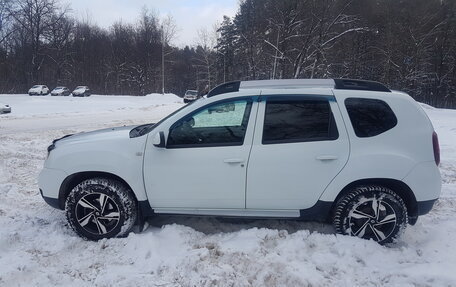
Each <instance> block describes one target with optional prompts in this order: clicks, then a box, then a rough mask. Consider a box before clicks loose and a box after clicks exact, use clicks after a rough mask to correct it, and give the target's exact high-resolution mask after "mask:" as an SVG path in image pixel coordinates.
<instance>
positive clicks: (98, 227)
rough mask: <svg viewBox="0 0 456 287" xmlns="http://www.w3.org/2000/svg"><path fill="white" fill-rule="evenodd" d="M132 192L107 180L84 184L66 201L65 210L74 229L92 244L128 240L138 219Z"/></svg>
mask: <svg viewBox="0 0 456 287" xmlns="http://www.w3.org/2000/svg"><path fill="white" fill-rule="evenodd" d="M137 209H138V207H137V203H136V200H135V198H134V196H133V195H132V191H131V190H130V189H129V188H128V187H126V186H125V185H124V184H123V183H121V182H119V181H117V180H113V179H107V178H93V179H88V180H85V181H83V182H81V183H79V184H78V185H77V186H75V187H74V188H73V189H72V190H71V192H70V194H69V195H68V197H67V200H66V203H65V210H66V216H67V220H68V222H69V224H70V226H71V227H72V229H73V230H74V231H75V232H76V233H77V234H78V235H79V236H81V237H83V238H86V239H89V240H99V239H102V238H112V237H122V236H126V235H127V234H128V233H129V232H130V231H131V229H132V228H133V225H134V224H135V222H136V218H137V216H138V211H137Z"/></svg>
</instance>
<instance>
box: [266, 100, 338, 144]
mask: <svg viewBox="0 0 456 287" xmlns="http://www.w3.org/2000/svg"><path fill="white" fill-rule="evenodd" d="M338 136H339V134H338V132H337V127H336V124H335V121H334V117H333V115H332V112H331V108H330V106H329V102H328V101H327V100H291V101H268V102H267V103H266V112H265V117H264V127H263V144H273V143H286V142H304V141H321V140H334V139H337V138H338Z"/></svg>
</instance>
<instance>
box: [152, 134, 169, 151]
mask: <svg viewBox="0 0 456 287" xmlns="http://www.w3.org/2000/svg"><path fill="white" fill-rule="evenodd" d="M152 144H153V145H154V146H156V147H160V148H164V147H166V144H165V133H164V132H159V133H157V134H155V136H154V139H153V141H152Z"/></svg>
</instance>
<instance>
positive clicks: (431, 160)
mask: <svg viewBox="0 0 456 287" xmlns="http://www.w3.org/2000/svg"><path fill="white" fill-rule="evenodd" d="M48 151H49V155H48V158H47V160H46V162H45V164H44V169H43V171H42V172H41V174H40V178H39V186H40V191H41V194H42V196H43V198H44V200H45V201H46V202H47V203H48V204H50V205H52V206H54V207H56V208H60V209H65V210H66V215H67V218H68V221H69V223H70V225H71V227H72V228H73V229H74V230H75V232H76V233H77V234H79V235H80V236H83V237H85V238H88V239H91V240H97V239H100V238H109V237H115V236H124V235H126V234H127V233H128V232H129V231H130V230H131V229H132V227H133V225H134V224H135V222H137V223H138V224H140V225H141V223H142V222H144V221H143V220H144V218H145V217H149V216H155V215H160V214H189V215H211V216H239V217H256V218H259V217H265V218H296V219H304V220H318V221H331V222H332V223H333V225H334V227H335V229H336V232H338V233H342V234H348V235H353V236H358V237H361V238H365V239H373V240H375V241H377V242H379V243H387V242H391V241H393V240H394V239H395V238H397V237H398V236H399V234H400V233H401V232H402V231H403V230H404V228H405V226H406V225H407V223H410V224H414V223H415V222H416V221H417V218H418V216H420V215H423V214H426V213H428V212H429V211H430V210H431V208H432V206H433V204H434V202H435V201H436V200H437V199H438V197H439V194H440V189H441V178H440V173H439V169H438V164H439V157H440V155H439V146H438V139H437V135H436V133H435V132H434V129H433V127H432V124H431V122H430V121H429V119H428V118H427V116H426V114H425V113H424V111H423V110H422V108H421V106H420V105H419V104H418V103H417V102H415V101H414V100H413V99H412V98H411V97H410V96H408V95H407V94H404V93H401V92H392V91H390V90H389V89H388V88H386V87H385V86H384V85H382V84H380V83H376V82H370V81H361V80H347V79H335V80H330V79H328V80H267V81H247V82H231V83H226V84H223V85H221V86H218V87H216V88H214V89H213V90H212V91H210V92H209V94H208V95H207V98H202V99H200V100H198V101H196V102H194V103H192V104H190V105H186V106H185V107H183V108H182V109H180V110H178V111H176V112H174V113H173V114H171V115H169V116H168V117H166V118H164V119H163V120H161V121H160V122H159V123H157V124H146V125H142V126H138V127H121V128H113V129H105V130H100V131H94V132H88V133H81V134H76V135H68V136H66V137H64V138H61V139H57V140H54V142H53V143H52V145H51V146H49V148H48Z"/></svg>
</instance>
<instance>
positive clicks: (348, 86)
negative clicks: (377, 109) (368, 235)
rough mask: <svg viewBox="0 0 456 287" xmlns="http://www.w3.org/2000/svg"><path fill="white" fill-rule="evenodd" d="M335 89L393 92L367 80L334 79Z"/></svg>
mask: <svg viewBox="0 0 456 287" xmlns="http://www.w3.org/2000/svg"><path fill="white" fill-rule="evenodd" d="M334 83H335V86H334V88H335V89H338V90H363V91H377V92H391V90H390V89H388V88H387V87H386V86H385V85H384V84H382V83H379V82H374V81H367V80H354V79H334Z"/></svg>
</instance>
